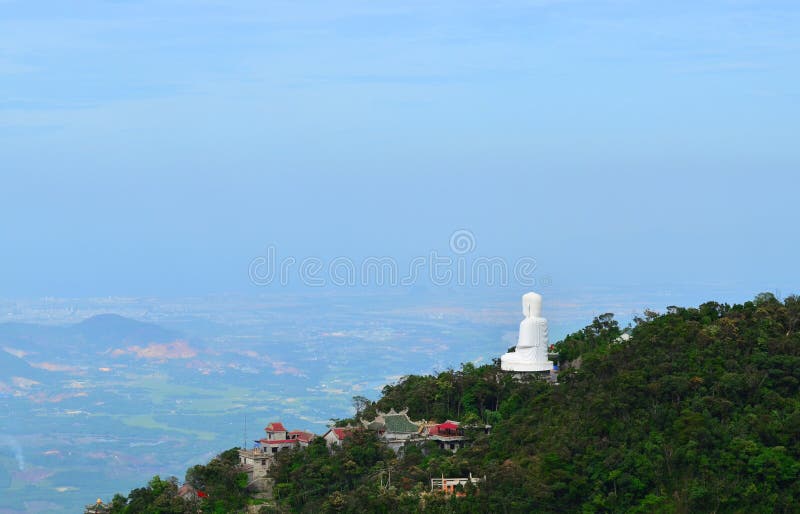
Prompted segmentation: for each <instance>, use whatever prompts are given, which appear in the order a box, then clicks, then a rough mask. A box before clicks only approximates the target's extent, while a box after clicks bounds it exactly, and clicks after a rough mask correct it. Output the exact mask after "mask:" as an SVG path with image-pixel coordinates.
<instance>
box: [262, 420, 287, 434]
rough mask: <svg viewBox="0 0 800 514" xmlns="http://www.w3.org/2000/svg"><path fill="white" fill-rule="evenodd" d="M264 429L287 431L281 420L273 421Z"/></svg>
mask: <svg viewBox="0 0 800 514" xmlns="http://www.w3.org/2000/svg"><path fill="white" fill-rule="evenodd" d="M264 430H266V431H267V432H286V427H284V426H283V423H281V422H280V421H273V422H272V423H270V424H269V425H267V427H266V428H265V429H264Z"/></svg>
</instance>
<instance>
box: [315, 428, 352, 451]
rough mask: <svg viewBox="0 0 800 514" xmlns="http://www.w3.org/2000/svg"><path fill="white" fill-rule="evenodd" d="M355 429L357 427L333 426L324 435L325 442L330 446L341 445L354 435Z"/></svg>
mask: <svg viewBox="0 0 800 514" xmlns="http://www.w3.org/2000/svg"><path fill="white" fill-rule="evenodd" d="M354 430H355V428H353V427H351V426H347V427H332V428H331V429H330V430H328V431H327V432H325V435H323V436H322V438H323V439H325V443H326V444H327V445H328V448H330V447H332V446H341V445H342V443H344V440H345V439H347V438H348V437H350V436H351V435H353V431H354Z"/></svg>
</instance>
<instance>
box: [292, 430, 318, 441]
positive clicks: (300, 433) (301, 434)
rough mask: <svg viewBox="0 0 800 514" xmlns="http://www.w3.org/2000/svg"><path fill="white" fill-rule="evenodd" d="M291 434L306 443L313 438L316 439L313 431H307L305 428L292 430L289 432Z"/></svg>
mask: <svg viewBox="0 0 800 514" xmlns="http://www.w3.org/2000/svg"><path fill="white" fill-rule="evenodd" d="M289 436H290V437H291V438H292V439H295V440H297V441H303V442H304V443H307V442H309V441H311V440H312V439H314V434H312V433H311V432H306V431H304V430H292V431H291V432H289Z"/></svg>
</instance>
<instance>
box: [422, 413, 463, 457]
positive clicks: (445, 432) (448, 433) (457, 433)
mask: <svg viewBox="0 0 800 514" xmlns="http://www.w3.org/2000/svg"><path fill="white" fill-rule="evenodd" d="M423 435H424V436H426V437H427V438H428V439H430V440H431V441H436V444H437V445H439V448H441V449H443V450H449V451H451V452H453V453H455V452H457V451H458V450H460V449H461V448H463V447H464V446H465V445H466V443H467V438H466V437H464V429H463V428H461V425H460V424H459V423H458V422H457V421H450V420H447V421H445V422H444V423H439V424H436V425H431V426H427V427H425V429H424V430H423Z"/></svg>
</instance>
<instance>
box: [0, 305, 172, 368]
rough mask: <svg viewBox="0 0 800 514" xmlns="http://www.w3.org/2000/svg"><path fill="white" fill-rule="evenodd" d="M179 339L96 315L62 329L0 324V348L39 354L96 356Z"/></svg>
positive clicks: (126, 320) (159, 330)
mask: <svg viewBox="0 0 800 514" xmlns="http://www.w3.org/2000/svg"><path fill="white" fill-rule="evenodd" d="M180 337H181V334H180V333H178V332H175V331H172V330H168V329H165V328H163V327H160V326H158V325H156V324H153V323H147V322H143V321H137V320H134V319H131V318H126V317H123V316H119V315H117V314H100V315H97V316H92V317H91V318H88V319H85V320H83V321H81V322H79V323H75V324H73V325H63V326H52V325H39V324H32V323H2V324H0V348H2V347H11V348H14V349H17V350H22V351H23V352H26V353H35V354H40V355H46V354H48V353H49V352H52V351H54V350H57V351H58V354H59V355H61V356H63V355H65V354H74V353H81V354H86V353H87V352H91V353H98V352H105V351H108V350H111V349H113V348H120V347H126V346H130V345H135V344H138V345H146V344H149V343H166V342H171V341H175V340H176V339H179V338H180ZM3 353H4V354H5V352H3ZM3 369H4V370H5V368H3Z"/></svg>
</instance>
